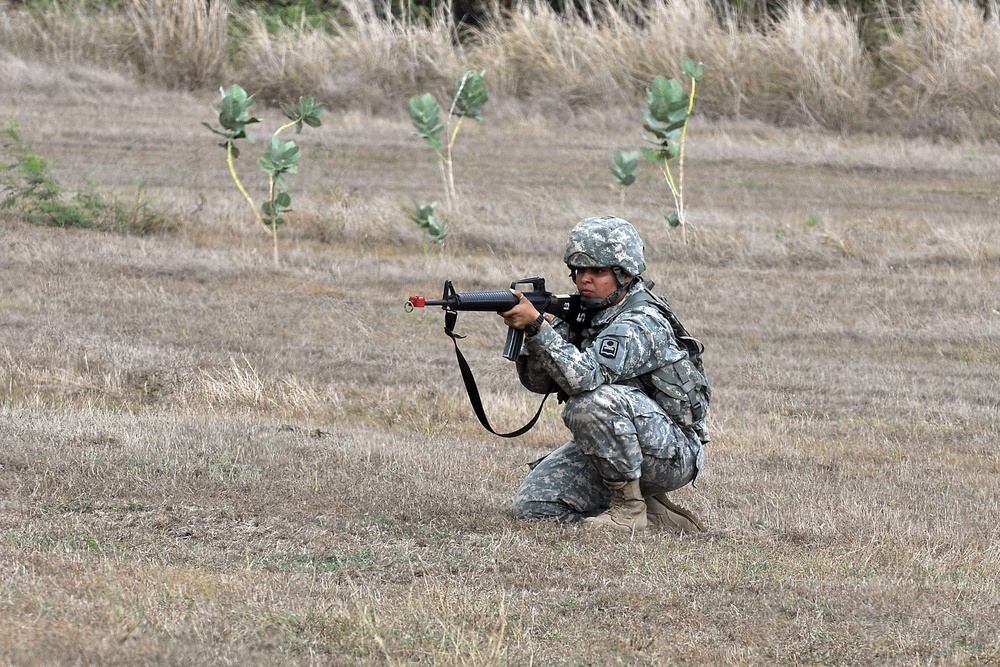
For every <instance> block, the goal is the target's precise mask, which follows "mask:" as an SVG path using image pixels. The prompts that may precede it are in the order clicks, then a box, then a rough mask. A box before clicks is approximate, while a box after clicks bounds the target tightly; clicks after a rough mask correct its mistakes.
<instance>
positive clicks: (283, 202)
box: [274, 192, 292, 208]
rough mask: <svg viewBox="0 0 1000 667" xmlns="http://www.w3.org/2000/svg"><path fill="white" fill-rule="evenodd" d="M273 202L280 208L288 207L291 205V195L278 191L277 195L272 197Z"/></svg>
mask: <svg viewBox="0 0 1000 667" xmlns="http://www.w3.org/2000/svg"><path fill="white" fill-rule="evenodd" d="M274 203H275V204H277V205H278V206H280V207H281V208H288V207H289V206H291V205H292V195H290V194H288V193H287V192H282V193H279V194H278V196H277V197H275V198H274Z"/></svg>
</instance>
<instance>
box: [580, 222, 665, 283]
mask: <svg viewBox="0 0 1000 667" xmlns="http://www.w3.org/2000/svg"><path fill="white" fill-rule="evenodd" d="M563 263H565V264H566V266H569V267H574V268H589V267H619V268H622V269H624V270H625V271H627V272H628V273H629V274H630V275H633V276H638V275H639V274H641V273H642V272H643V271H645V270H646V260H645V258H644V257H643V243H642V239H641V238H640V237H639V233H638V232H637V231H636V230H635V227H633V226H632V224H631V223H629V222H628V221H626V220H622V219H621V218H616V217H614V216H610V215H609V216H604V217H600V218H587V219H586V220H581V221H580V222H578V223H577V224H576V226H575V227H574V228H573V230H572V231H571V232H570V233H569V241H568V242H567V243H566V251H565V252H564V253H563Z"/></svg>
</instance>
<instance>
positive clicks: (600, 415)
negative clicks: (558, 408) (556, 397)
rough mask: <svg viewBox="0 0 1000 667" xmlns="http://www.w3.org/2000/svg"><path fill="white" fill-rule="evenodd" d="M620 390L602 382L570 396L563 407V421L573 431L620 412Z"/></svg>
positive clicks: (602, 420) (603, 420)
mask: <svg viewBox="0 0 1000 667" xmlns="http://www.w3.org/2000/svg"><path fill="white" fill-rule="evenodd" d="M621 402H622V400H621V391H620V388H619V387H616V386H615V385H611V384H602V385H601V386H599V387H597V388H595V389H592V390H591V391H585V392H581V393H579V394H575V395H573V396H570V397H569V398H568V399H567V400H566V407H565V408H563V413H562V418H563V423H564V424H566V426H567V427H568V428H569V429H570V430H571V431H573V432H576V429H577V428H579V427H581V426H584V425H586V424H591V423H603V422H605V421H606V420H607V419H608V418H609V417H611V416H614V415H618V414H620V413H621Z"/></svg>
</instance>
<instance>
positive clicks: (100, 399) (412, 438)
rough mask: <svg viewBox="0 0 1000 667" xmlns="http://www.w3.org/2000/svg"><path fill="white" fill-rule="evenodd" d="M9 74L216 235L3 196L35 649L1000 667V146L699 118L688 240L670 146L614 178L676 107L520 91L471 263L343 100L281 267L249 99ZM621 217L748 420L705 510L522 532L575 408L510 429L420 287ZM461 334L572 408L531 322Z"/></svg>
mask: <svg viewBox="0 0 1000 667" xmlns="http://www.w3.org/2000/svg"><path fill="white" fill-rule="evenodd" d="M0 80H2V81H3V85H0V120H4V121H6V120H7V119H14V120H16V121H17V122H18V123H19V125H20V127H21V130H22V133H23V134H24V136H25V137H26V138H28V139H29V140H30V142H31V145H32V148H33V150H34V151H35V152H37V153H38V154H40V155H43V156H46V157H48V158H50V159H52V160H58V162H57V163H56V164H55V167H54V172H55V175H56V176H57V177H58V179H59V180H60V182H62V183H63V184H65V185H66V186H67V187H71V188H77V187H85V186H86V184H87V183H88V182H93V183H95V184H97V186H98V187H100V188H102V189H104V190H107V191H113V192H116V193H118V194H119V195H120V196H121V197H123V198H134V197H136V196H137V193H138V192H139V191H140V189H144V192H145V196H146V197H148V198H149V199H151V200H153V201H156V202H160V203H161V204H162V205H163V206H165V207H167V208H168V209H169V210H170V211H171V212H172V213H173V214H175V215H176V217H177V220H178V222H179V224H178V227H177V229H176V230H174V231H172V232H168V233H163V234H159V235H152V236H141V237H137V236H125V235H114V234H108V233H101V232H95V231H88V230H79V229H54V228H47V227H41V226H37V225H32V224H28V223H26V222H25V221H23V220H22V219H20V218H19V217H18V215H17V211H16V210H8V211H3V212H0V215H2V217H0V248H2V249H0V413H2V417H0V664H10V665H57V664H65V665H71V664H72V665H96V664H100V665H137V664H138V665H247V664H270V665H285V664H287V665H306V664H309V665H348V664H412V663H416V664H435V665H488V664H494V665H525V664H534V665H582V664H593V665H598V664H600V665H606V664H626V665H672V664H688V665H701V664H728V665H751V664H760V665H763V664H768V665H770V664H838V665H871V664H879V665H890V664H891V665H917V664H921V665H987V664H994V665H995V664H1000V640H998V637H1000V528H998V525H997V516H998V514H1000V484H998V482H997V478H998V476H1000V454H998V449H997V445H998V443H997V440H998V435H1000V426H998V416H1000V228H998V222H997V211H998V210H1000V205H998V193H1000V186H998V183H1000V150H998V149H997V147H996V145H992V144H988V145H978V144H932V143H924V142H921V141H903V140H891V139H886V138H878V139H876V138H869V137H865V136H854V137H840V136H835V135H829V134H824V133H820V132H814V131H808V130H794V129H786V130H776V129H772V128H770V127H766V126H763V125H753V124H749V123H744V124H736V123H722V122H718V123H711V122H709V121H707V120H704V119H697V120H696V121H695V122H694V123H693V124H692V126H691V130H690V133H689V142H690V144H689V147H688V151H689V152H688V161H687V165H686V176H685V178H686V183H687V192H686V196H687V202H688V212H689V216H690V221H691V225H692V227H691V238H690V241H689V243H686V244H684V243H681V242H680V240H679V236H678V235H677V234H676V233H674V232H671V231H670V230H669V229H668V228H667V227H666V225H665V224H664V222H663V215H664V213H665V212H667V210H668V209H669V196H668V193H667V190H666V187H665V186H664V184H663V182H662V178H661V177H660V176H659V175H658V174H657V173H656V172H655V171H654V169H653V168H652V166H651V165H648V164H647V165H645V166H644V171H643V172H642V174H641V177H640V180H639V182H637V183H636V185H634V186H633V187H632V188H630V189H629V190H628V191H627V193H626V198H625V203H624V210H621V209H620V208H619V200H618V195H617V194H616V193H615V192H613V191H612V190H611V189H610V188H609V187H608V183H609V182H610V175H609V171H608V167H609V165H610V157H611V153H612V152H613V151H614V150H615V149H617V148H621V149H634V148H635V147H637V144H638V139H637V137H638V131H639V122H638V110H635V111H634V113H632V114H631V115H629V114H626V113H619V114H617V115H615V114H611V113H610V112H608V113H601V112H598V111H595V112H593V113H589V114H585V115H584V114H581V115H578V116H575V117H573V118H572V119H571V120H570V121H568V122H558V123H557V122H553V121H547V120H545V119H542V118H536V119H530V118H529V119H525V117H524V116H520V115H518V114H516V113H515V112H514V111H513V110H512V109H504V108H502V106H501V105H498V106H496V107H495V108H491V107H490V106H487V108H486V110H485V113H486V120H485V122H484V123H483V124H482V125H474V124H469V125H468V126H467V127H465V128H463V134H462V137H461V138H460V141H459V144H458V147H457V150H456V163H457V164H456V178H457V181H458V190H459V193H460V195H461V197H462V203H461V206H460V207H457V209H456V210H455V211H453V212H450V213H449V225H450V228H451V236H450V237H449V239H448V242H447V244H446V245H445V247H444V248H443V249H439V248H434V247H431V248H425V247H424V244H423V243H422V240H421V237H420V234H419V232H418V230H417V229H416V227H415V226H414V225H413V223H412V222H410V221H409V220H408V219H407V215H406V212H405V209H407V208H408V207H411V206H412V204H413V202H415V201H417V202H426V201H429V200H431V199H441V198H442V195H441V192H440V190H441V185H440V178H439V174H438V171H437V167H436V165H435V163H434V162H433V161H432V159H433V155H432V154H431V153H430V151H428V150H427V149H426V147H425V146H424V145H423V144H422V143H421V142H420V140H419V139H417V138H415V137H413V136H411V130H410V127H409V124H408V121H407V120H406V119H405V118H404V117H403V116H402V115H400V116H398V117H392V116H382V117H377V118H376V117H368V116H365V115H362V114H359V113H349V114H337V113H333V114H328V115H327V116H326V118H325V123H324V125H323V127H322V128H319V129H317V130H313V131H311V132H305V133H303V134H302V135H301V137H300V138H299V141H300V143H301V145H302V146H303V149H304V156H303V160H302V171H301V173H300V174H298V175H295V176H293V177H291V187H292V189H293V192H295V194H296V209H297V211H296V213H295V214H294V215H293V216H292V218H291V222H290V223H289V227H288V228H287V229H285V230H282V236H281V260H282V265H281V267H280V268H275V267H273V265H272V263H271V260H270V246H269V243H270V241H269V237H268V235H267V234H266V233H265V232H264V231H262V230H261V229H259V228H255V227H254V226H253V223H252V218H251V216H250V212H249V210H248V209H247V208H246V206H245V203H243V202H242V201H241V199H240V197H239V194H238V193H237V192H236V190H235V188H234V187H233V185H232V183H231V181H229V176H228V173H227V172H226V168H225V163H224V155H223V152H222V151H221V150H220V149H219V148H217V147H216V146H215V145H214V142H213V138H212V136H211V135H210V134H209V133H208V131H207V130H206V129H205V128H204V127H202V126H201V124H200V123H201V122H202V121H210V120H212V114H211V111H210V110H209V107H210V106H211V105H213V104H216V103H217V98H216V95H215V94H214V93H206V94H204V95H199V94H191V93H180V92H178V93H165V92H160V91H156V90H147V89H142V88H138V87H136V86H135V85H134V84H132V83H129V82H128V81H127V80H126V79H123V78H119V77H118V76H115V75H110V74H105V73H101V72H97V71H93V70H88V69H85V68H81V67H66V68H62V69H59V70H57V69H45V68H42V67H39V66H35V65H29V64H26V63H23V62H20V61H17V60H14V59H7V60H3V61H0ZM259 113H262V115H264V116H265V120H266V121H267V120H274V119H273V118H271V116H273V115H274V112H273V111H267V110H264V111H263V112H259ZM260 136H261V137H263V136H264V135H263V133H262V134H261V135H260ZM258 145H259V144H258ZM255 159H256V158H255V157H253V158H251V157H249V155H248V157H247V158H246V159H245V164H244V165H243V169H244V174H245V177H246V180H247V182H248V183H251V184H253V186H254V187H257V188H258V190H259V187H260V183H259V182H255V181H254V180H253V178H254V171H255V170H256V167H255V166H254V164H253V162H254V161H255ZM258 198H262V195H260V196H259V197H258ZM607 212H612V213H617V214H620V215H623V216H624V217H627V218H628V219H630V220H631V221H632V222H634V223H635V224H636V226H637V227H638V228H639V230H640V231H641V233H642V234H643V235H644V236H645V238H646V241H647V246H648V247H647V252H648V256H649V265H650V268H649V271H648V274H647V275H648V277H649V278H651V279H653V280H654V281H655V282H656V283H657V285H658V290H657V291H658V292H660V293H661V294H664V295H665V296H667V297H668V298H669V299H670V301H671V302H672V304H673V305H674V307H675V309H676V310H677V311H678V313H679V315H680V316H681V318H682V319H683V320H684V321H685V323H686V324H687V325H688V327H689V328H690V329H691V330H692V331H693V332H695V333H696V334H697V335H698V336H699V337H700V338H701V339H702V340H703V342H704V343H705V344H706V346H707V350H708V351H707V354H706V362H707V366H708V371H709V375H710V378H711V380H712V381H713V384H714V386H715V392H716V393H715V395H714V401H713V415H712V420H711V427H712V432H713V436H714V440H713V443H712V445H711V448H710V449H709V451H708V454H707V468H706V470H705V472H704V474H703V475H702V476H701V478H700V479H699V483H698V487H697V488H695V489H690V488H689V489H684V490H682V491H681V492H679V493H677V494H676V497H677V499H678V500H679V501H680V502H682V503H684V504H686V505H688V506H689V507H691V508H692V509H694V510H695V511H697V512H698V513H699V515H700V516H701V517H702V518H703V519H704V520H705V522H706V523H707V524H708V525H709V526H710V527H711V528H712V531H711V532H710V533H708V534H705V535H698V536H674V535H667V534H663V533H657V532H646V533H643V534H638V535H636V536H635V537H634V538H630V537H628V536H623V535H617V534H615V535H611V534H609V535H591V534H584V533H583V532H581V531H579V530H577V529H576V528H573V527H565V526H557V525H548V524H530V523H518V522H515V521H514V520H512V519H511V518H510V516H509V513H508V499H509V497H510V495H511V493H512V492H513V491H514V489H516V487H517V485H518V484H519V481H520V480H521V478H522V476H523V475H524V473H525V472H526V468H525V462H526V461H530V460H532V459H534V458H537V457H538V456H540V455H541V454H542V453H544V452H545V451H547V449H549V448H551V447H554V446H556V445H558V444H560V443H561V442H562V441H563V440H564V439H565V438H566V436H567V432H566V431H565V429H564V427H563V426H562V424H561V422H560V420H559V417H558V407H557V406H556V405H555V404H554V403H552V404H550V405H548V406H547V408H546V411H545V413H544V415H543V418H542V420H541V422H540V424H539V425H538V426H537V427H536V428H535V429H534V430H533V431H531V433H530V434H528V435H526V436H524V437H522V438H518V439H516V440H513V441H505V440H501V439H498V438H494V437H492V436H490V435H489V434H487V433H486V432H485V431H483V430H482V429H481V427H480V426H479V424H478V422H477V421H476V420H475V417H474V415H473V413H472V410H471V408H470V407H469V405H468V402H467V399H466V397H465V394H464V390H463V388H462V385H461V378H460V376H459V372H458V369H457V367H456V364H455V359H454V353H453V350H452V348H451V343H450V342H449V340H448V339H447V338H446V337H445V335H444V333H443V331H442V317H441V314H440V312H439V311H432V312H415V313H410V314H407V313H405V312H404V310H403V302H404V301H405V299H406V297H407V296H408V295H410V294H415V293H419V294H428V295H435V296H436V295H437V294H438V293H439V291H440V289H441V285H442V283H443V281H444V279H446V278H450V279H452V280H453V281H454V282H455V285H456V286H457V287H458V288H459V289H460V290H480V289H496V288H502V287H505V286H506V285H507V283H509V282H510V281H511V280H512V279H515V278H523V277H526V276H529V275H542V276H545V277H546V278H547V279H548V280H549V284H550V287H551V288H552V289H554V290H557V291H559V290H566V289H568V288H569V282H568V280H567V279H566V277H565V269H564V267H562V266H561V265H560V263H559V260H560V256H561V249H562V244H563V242H564V239H565V235H566V233H567V232H568V230H569V229H570V227H571V226H572V225H573V224H574V223H575V222H576V221H577V220H579V219H580V218H582V217H585V216H589V215H596V214H603V213H607ZM459 326H460V330H461V331H462V332H464V333H467V334H468V338H467V339H466V340H465V341H464V343H463V345H464V347H463V349H464V351H465V353H466V355H467V356H468V357H469V359H470V362H471V363H472V365H473V366H474V368H475V370H476V371H477V372H478V374H479V378H480V382H481V388H482V390H483V394H484V399H485V403H486V408H487V410H488V412H489V413H490V415H491V416H492V418H493V420H494V423H495V424H496V425H497V426H498V427H499V428H514V427H516V426H519V425H520V424H521V423H523V421H525V420H526V419H527V418H528V416H530V414H531V412H532V411H533V408H534V406H535V405H536V404H537V400H538V397H536V396H533V395H529V394H527V393H526V392H524V391H523V390H521V389H520V387H519V385H518V384H517V382H516V379H515V376H514V372H513V369H512V368H511V365H510V364H509V363H508V362H505V361H503V360H502V359H501V358H500V348H501V345H502V342H503V335H504V332H503V328H502V326H501V325H500V322H499V318H496V317H493V316H489V315H476V314H465V315H462V316H461V317H460V319H459Z"/></svg>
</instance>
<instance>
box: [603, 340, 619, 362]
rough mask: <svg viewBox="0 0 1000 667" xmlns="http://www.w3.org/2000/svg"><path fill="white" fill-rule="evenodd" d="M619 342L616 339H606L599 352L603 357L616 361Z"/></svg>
mask: <svg viewBox="0 0 1000 667" xmlns="http://www.w3.org/2000/svg"><path fill="white" fill-rule="evenodd" d="M618 347H619V346H618V341H617V340H615V339H614V338H605V339H604V340H602V341H601V349H600V350H598V352H599V353H600V355H601V356H602V357H607V358H608V359H614V358H615V357H617V356H618Z"/></svg>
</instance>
